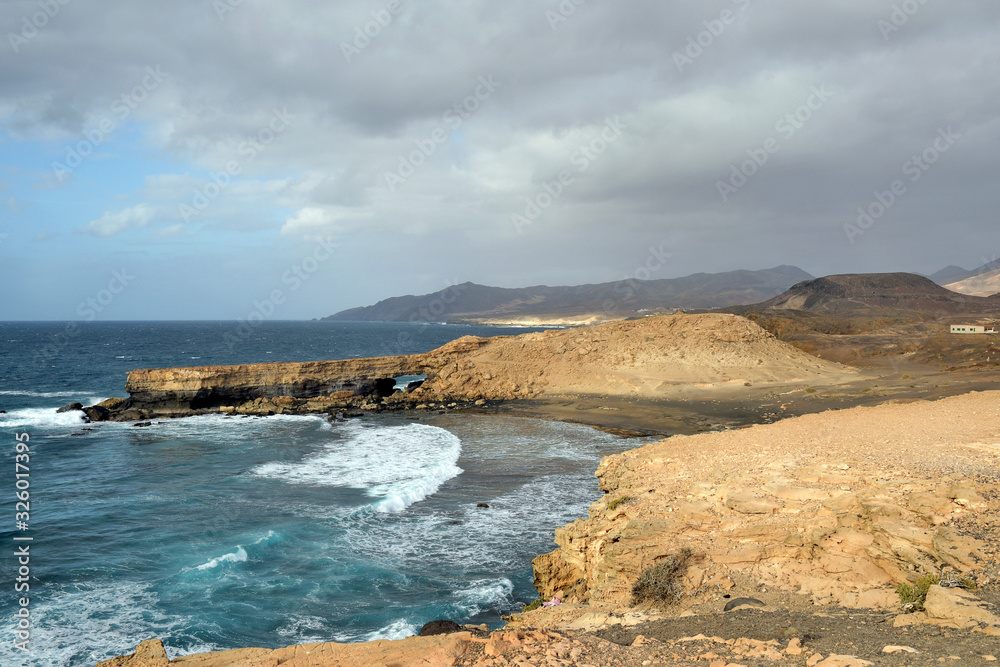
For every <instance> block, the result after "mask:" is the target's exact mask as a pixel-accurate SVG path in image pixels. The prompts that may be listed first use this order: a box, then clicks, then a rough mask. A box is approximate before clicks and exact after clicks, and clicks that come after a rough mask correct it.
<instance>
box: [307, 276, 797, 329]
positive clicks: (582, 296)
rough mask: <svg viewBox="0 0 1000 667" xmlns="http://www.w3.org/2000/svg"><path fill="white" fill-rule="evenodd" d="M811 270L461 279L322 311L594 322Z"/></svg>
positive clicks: (394, 317) (760, 295) (731, 298)
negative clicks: (540, 280)
mask: <svg viewBox="0 0 1000 667" xmlns="http://www.w3.org/2000/svg"><path fill="white" fill-rule="evenodd" d="M811 278H812V276H811V275H809V274H808V273H806V272H805V271H803V270H802V269H800V268H798V267H795V266H778V267H775V268H773V269H765V270H760V271H728V272H725V273H696V274H694V275H690V276H686V277H683V278H667V279H661V280H633V279H628V278H626V279H623V280H620V281H618V282H611V283H600V284H594V285H579V286H575V287H549V286H546V285H538V286H534V287H522V288H504V287H488V286H485V285H477V284H475V283H471V282H466V283H462V284H460V285H452V286H451V287H448V288H446V289H444V290H442V291H441V292H437V293H434V294H424V295H420V296H413V295H408V296H398V297H392V298H390V299H385V300H383V301H379V302H378V303H376V304H375V305H373V306H365V307H361V308H351V309H349V310H344V311H341V312H339V313H336V314H334V315H330V316H329V317H326V318H324V319H327V320H336V321H362V322H375V321H379V322H447V323H451V324H456V323H484V324H502V323H504V324H523V325H531V324H540V323H545V324H591V323H595V322H602V321H607V320H614V319H621V318H625V317H635V316H637V315H641V314H645V313H646V312H657V311H664V310H671V309H675V308H685V309H709V308H719V307H723V306H733V305H739V304H747V303H757V302H760V301H764V300H766V299H770V298H771V297H774V296H776V295H778V294H781V293H782V292H784V291H785V290H787V289H788V288H789V287H791V286H792V285H794V284H796V283H799V282H802V281H804V280H809V279H811Z"/></svg>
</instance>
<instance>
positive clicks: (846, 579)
mask: <svg viewBox="0 0 1000 667" xmlns="http://www.w3.org/2000/svg"><path fill="white" fill-rule="evenodd" d="M998 418H1000V392H991V393H986V394H971V395H967V396H960V397H955V398H950V399H946V400H943V401H938V402H933V403H928V402H919V403H913V404H907V405H884V406H879V407H875V408H855V409H851V410H845V411H840V412H828V413H823V414H818V415H807V416H805V417H799V418H795V419H789V420H785V421H783V422H779V423H776V424H771V425H766V426H755V427H752V428H748V429H744V430H741V431H732V432H726V433H712V434H703V435H697V436H676V437H673V438H670V439H668V440H664V441H662V442H658V443H653V444H649V445H646V446H644V447H642V448H640V449H636V450H632V451H629V452H626V453H624V454H620V455H615V456H610V457H607V458H606V459H604V461H602V463H601V465H600V467H599V469H598V471H597V476H598V478H599V479H600V484H601V488H602V490H604V491H605V493H606V494H607V495H606V496H605V498H604V499H602V500H600V501H598V502H596V503H594V504H593V505H592V506H591V508H590V514H589V517H588V518H587V519H580V520H577V521H575V522H574V523H572V524H569V525H568V526H565V527H563V528H560V529H558V530H557V531H556V543H557V544H558V545H559V549H557V550H556V551H554V552H552V553H549V554H545V555H542V556H539V557H538V558H536V559H535V561H534V567H535V585H536V587H537V588H538V590H539V593H540V595H541V597H542V598H543V599H549V598H551V597H554V596H558V597H560V598H562V599H563V600H565V601H568V602H571V603H581V602H586V603H591V604H595V605H611V606H627V605H628V604H629V602H630V598H631V587H632V584H633V583H634V582H635V580H636V579H637V578H638V576H639V573H640V572H641V571H642V570H643V569H644V568H645V567H647V566H649V565H651V564H653V563H655V562H657V561H658V560H661V559H663V558H665V557H666V556H668V555H670V554H674V553H676V552H677V551H678V550H679V549H681V548H683V547H686V548H689V549H691V550H692V552H693V554H694V555H693V559H692V561H691V564H690V566H689V567H688V569H687V571H686V582H685V583H686V588H687V591H688V593H689V594H697V593H698V592H699V591H708V590H710V589H712V588H714V587H717V586H718V587H722V588H726V587H728V586H732V585H733V584H732V582H733V580H735V579H737V578H749V579H750V580H751V581H755V582H759V583H760V584H764V585H766V586H768V587H777V588H779V589H782V590H788V591H797V592H799V593H802V594H803V595H807V596H809V597H810V598H812V600H813V601H814V602H816V603H836V604H839V605H841V606H845V607H855V608H857V607H864V608H883V609H894V608H899V598H898V596H897V594H896V592H895V590H894V586H895V584H899V583H904V582H912V581H914V580H915V579H916V578H917V576H919V575H920V574H923V573H939V572H941V571H943V570H952V571H955V572H957V573H961V574H963V575H966V576H978V577H979V578H980V583H984V582H986V581H988V580H989V579H990V577H993V578H995V577H996V576H997V574H998V573H997V571H996V570H997V548H998V545H1000V519H998V515H1000V496H998V494H997V493H996V488H997V482H998V480H1000V428H998V426H997V424H998V423H1000V419H998ZM622 499H624V500H622ZM615 501H619V502H617V503H616V502H615ZM610 506H614V509H609V507H610Z"/></svg>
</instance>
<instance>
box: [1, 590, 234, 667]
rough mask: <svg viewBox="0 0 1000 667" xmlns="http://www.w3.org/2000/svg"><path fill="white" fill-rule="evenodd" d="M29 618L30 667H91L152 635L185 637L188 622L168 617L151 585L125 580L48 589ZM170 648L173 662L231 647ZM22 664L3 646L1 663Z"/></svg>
mask: <svg viewBox="0 0 1000 667" xmlns="http://www.w3.org/2000/svg"><path fill="white" fill-rule="evenodd" d="M31 617H32V629H31V645H32V647H33V648H34V649H35V652H34V653H33V654H32V657H31V665H32V667H65V666H66V665H93V664H96V663H97V662H99V661H101V660H106V659H108V658H110V657H112V656H115V655H127V654H129V653H132V652H133V651H135V647H136V646H138V644H139V642H141V641H143V640H145V639H149V638H150V637H169V636H171V635H173V634H174V633H175V632H182V633H184V634H187V633H186V632H185V631H186V630H187V629H188V624H189V623H190V619H189V618H187V617H184V616H175V615H168V614H166V613H164V612H163V611H162V610H161V608H160V599H159V596H158V595H157V594H156V593H155V592H153V590H152V589H151V587H150V586H149V585H148V584H143V583H138V582H129V581H121V580H118V581H115V582H114V583H109V584H93V583H78V584H74V585H72V586H70V587H66V588H62V589H58V588H54V587H53V588H48V589H47V590H46V591H45V595H43V596H38V598H37V599H35V598H32V600H31ZM11 618H13V617H11ZM0 631H2V632H4V634H6V635H7V636H11V637H12V636H13V623H12V622H11V621H9V620H6V619H5V620H4V622H3V623H0ZM167 644H168V645H167V647H166V649H167V655H168V657H170V658H171V659H173V658H175V657H177V656H178V655H182V654H189V653H203V652H207V651H219V650H222V649H223V648H227V647H223V646H219V645H215V644H211V643H200V642H199V643H195V644H188V645H186V646H185V647H184V649H183V650H179V649H177V648H176V647H175V646H171V645H170V641H169V640H167ZM23 660H24V654H23V653H21V652H20V651H17V650H15V649H14V643H13V642H12V641H5V642H0V664H2V665H20V664H27V663H24V662H23Z"/></svg>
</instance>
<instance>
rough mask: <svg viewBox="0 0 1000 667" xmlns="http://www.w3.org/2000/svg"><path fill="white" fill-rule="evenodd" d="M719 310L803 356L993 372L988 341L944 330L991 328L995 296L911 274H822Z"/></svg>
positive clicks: (997, 313) (997, 306)
mask: <svg viewBox="0 0 1000 667" xmlns="http://www.w3.org/2000/svg"><path fill="white" fill-rule="evenodd" d="M725 310H726V311H727V312H732V313H738V314H741V315H743V316H745V317H747V318H748V319H750V320H753V321H754V322H756V323H757V324H759V325H760V326H762V327H763V328H765V329H766V330H767V331H769V332H771V333H772V334H774V335H775V336H777V337H778V338H779V339H781V340H783V341H785V342H788V343H791V344H792V345H795V346H796V347H798V348H800V349H802V350H804V351H806V352H809V353H811V354H815V355H816V356H819V357H821V358H823V359H829V360H833V361H838V362H841V363H847V364H852V365H861V366H885V365H892V367H893V368H895V367H897V366H898V365H899V364H900V363H905V364H911V363H916V364H927V365H929V366H930V367H937V368H941V369H951V370H953V369H980V370H984V371H988V372H995V368H996V363H995V358H996V352H995V351H994V348H993V345H992V340H980V339H979V338H978V337H975V336H956V335H952V334H950V333H949V328H948V325H949V324H959V323H966V322H981V323H984V324H990V323H996V321H997V319H998V318H1000V295H997V296H994V297H989V298H986V297H980V296H970V295H966V294H959V293H957V292H953V291H951V290H948V289H945V288H944V287H941V286H940V285H937V284H935V283H934V282H933V281H931V280H930V279H929V278H925V277H923V276H918V275H914V274H911V273H869V274H856V275H837V276H827V277H825V278H818V279H816V280H808V281H804V282H802V283H798V284H796V285H793V286H792V288H791V289H789V290H788V291H787V292H785V293H784V294H781V295H779V296H777V297H774V298H773V299H769V300H767V301H764V302H762V303H758V304H754V305H751V306H740V307H737V308H729V309H725Z"/></svg>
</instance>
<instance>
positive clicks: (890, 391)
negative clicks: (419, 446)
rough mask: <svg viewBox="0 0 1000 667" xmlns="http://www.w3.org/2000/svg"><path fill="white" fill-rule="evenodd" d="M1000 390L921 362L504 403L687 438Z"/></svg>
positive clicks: (507, 410) (997, 378) (998, 384)
mask: <svg viewBox="0 0 1000 667" xmlns="http://www.w3.org/2000/svg"><path fill="white" fill-rule="evenodd" d="M997 389H1000V372H997V371H995V370H992V369H974V370H956V371H947V370H940V369H936V368H932V367H928V366H926V365H923V364H905V365H899V364H897V365H895V366H891V365H888V364H887V365H886V367H885V368H866V369H860V370H859V374H858V377H857V378H856V379H853V380H852V381H850V382H844V383H841V384H836V385H816V386H810V385H808V384H802V383H791V384H766V385H758V386H750V387H745V386H744V387H739V388H731V387H682V388H678V389H677V391H676V392H675V395H673V396H671V397H668V398H648V397H641V396H612V395H596V394H594V395H572V396H542V397H538V398H534V399H531V400H523V401H507V402H504V403H502V404H501V405H500V406H498V408H497V410H495V411H499V412H501V413H504V414H510V415H515V416H518V415H520V416H525V417H536V418H540V419H549V420H555V421H565V422H571V423H576V424H585V425H587V426H593V427H595V428H600V429H602V430H606V431H611V432H613V433H618V434H620V435H624V436H634V437H646V436H653V435H661V436H666V435H691V434H694V433H702V432H705V431H718V430H726V429H731V428H741V427H744V426H750V425H752V424H769V423H772V422H775V421H778V420H781V419H786V418H788V417H795V416H798V415H804V414H813V413H816V412H824V411H826V410H842V409H844V408H852V407H856V406H871V405H881V404H883V403H888V402H905V401H912V400H920V399H923V400H935V399H940V398H946V397H948V396H958V395H961V394H966V393H969V392H971V391H990V390H997Z"/></svg>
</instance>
